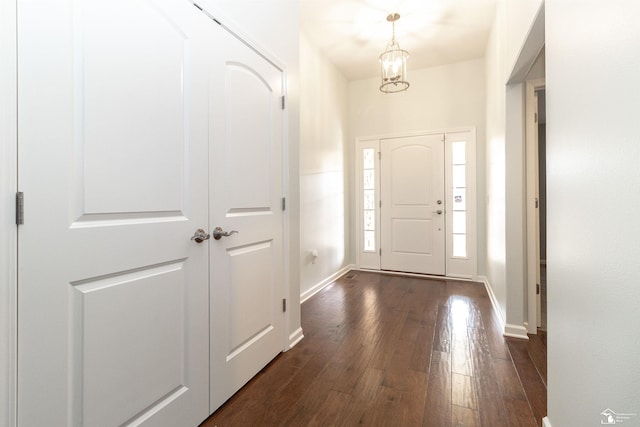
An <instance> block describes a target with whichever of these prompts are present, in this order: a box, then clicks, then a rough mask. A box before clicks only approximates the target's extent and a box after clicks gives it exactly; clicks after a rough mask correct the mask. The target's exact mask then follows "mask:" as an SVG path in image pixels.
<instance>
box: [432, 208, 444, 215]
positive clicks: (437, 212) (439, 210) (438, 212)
mask: <svg viewBox="0 0 640 427" xmlns="http://www.w3.org/2000/svg"><path fill="white" fill-rule="evenodd" d="M433 213H434V214H438V215H442V209H438V210H437V211H433Z"/></svg>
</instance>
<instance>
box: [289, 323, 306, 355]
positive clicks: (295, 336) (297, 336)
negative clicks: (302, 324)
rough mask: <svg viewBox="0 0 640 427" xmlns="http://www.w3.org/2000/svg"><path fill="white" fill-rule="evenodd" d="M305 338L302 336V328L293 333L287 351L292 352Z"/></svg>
mask: <svg viewBox="0 0 640 427" xmlns="http://www.w3.org/2000/svg"><path fill="white" fill-rule="evenodd" d="M303 338H304V335H303V334H302V328H298V329H296V330H295V331H293V333H292V334H291V335H289V347H288V348H287V349H286V350H291V349H292V348H293V347H295V345H296V344H298V343H299V342H300V341H302V339H303ZM286 350H285V351H286Z"/></svg>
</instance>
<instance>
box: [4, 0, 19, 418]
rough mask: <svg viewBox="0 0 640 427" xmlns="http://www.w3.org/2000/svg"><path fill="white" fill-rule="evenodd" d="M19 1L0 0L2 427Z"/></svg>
mask: <svg viewBox="0 0 640 427" xmlns="http://www.w3.org/2000/svg"><path fill="white" fill-rule="evenodd" d="M15 16H16V2H15V1H11V0H0V64H1V65H0V67H1V68H0V426H11V425H14V423H15V399H14V397H15V387H16V377H15V368H16V327H17V326H16V321H17V319H16V315H17V305H16V304H17V299H16V298H17V282H16V274H17V272H16V268H15V266H16V250H17V235H16V234H17V231H16V225H15V209H14V206H15V205H14V200H15V192H16V189H17V182H16V177H17V171H16V165H17V162H16V161H17V154H16V148H17V147H16V143H17V123H16V120H17V111H16V100H17V99H16V87H17V86H16V84H17V83H16V21H15Z"/></svg>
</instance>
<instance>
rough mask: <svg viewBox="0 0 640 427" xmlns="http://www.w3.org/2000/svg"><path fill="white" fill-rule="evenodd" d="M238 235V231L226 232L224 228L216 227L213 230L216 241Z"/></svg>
mask: <svg viewBox="0 0 640 427" xmlns="http://www.w3.org/2000/svg"><path fill="white" fill-rule="evenodd" d="M237 233H238V231H236V230H231V231H224V230H223V229H222V228H220V227H216V228H214V229H213V238H214V239H216V240H220V238H222V237H229V236H231V235H232V234H237Z"/></svg>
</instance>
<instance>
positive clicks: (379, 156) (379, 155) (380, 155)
mask: <svg viewBox="0 0 640 427" xmlns="http://www.w3.org/2000/svg"><path fill="white" fill-rule="evenodd" d="M380 159H382V151H378V160H380Z"/></svg>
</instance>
